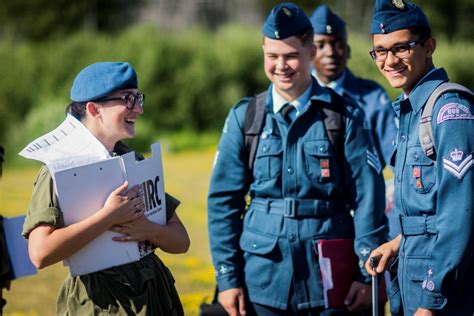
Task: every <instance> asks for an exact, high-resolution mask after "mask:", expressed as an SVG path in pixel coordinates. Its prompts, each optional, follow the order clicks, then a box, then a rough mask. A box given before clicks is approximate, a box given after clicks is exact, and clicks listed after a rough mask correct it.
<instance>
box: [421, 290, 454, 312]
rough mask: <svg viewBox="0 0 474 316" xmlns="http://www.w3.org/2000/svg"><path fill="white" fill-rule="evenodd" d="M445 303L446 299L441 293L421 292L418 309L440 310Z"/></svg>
mask: <svg viewBox="0 0 474 316" xmlns="http://www.w3.org/2000/svg"><path fill="white" fill-rule="evenodd" d="M446 303H448V299H447V298H446V297H444V296H443V295H441V293H434V292H430V291H426V290H423V294H422V297H421V304H420V307H423V308H426V309H442V308H443V307H444V306H445V305H446Z"/></svg>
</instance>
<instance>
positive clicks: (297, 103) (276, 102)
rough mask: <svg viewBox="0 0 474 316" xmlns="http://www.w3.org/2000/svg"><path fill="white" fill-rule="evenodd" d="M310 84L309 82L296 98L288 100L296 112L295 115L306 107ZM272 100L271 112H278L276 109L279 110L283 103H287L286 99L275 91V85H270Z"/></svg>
mask: <svg viewBox="0 0 474 316" xmlns="http://www.w3.org/2000/svg"><path fill="white" fill-rule="evenodd" d="M312 86H313V85H312V84H310V85H309V86H308V88H307V89H306V90H305V91H304V92H303V93H302V94H301V95H300V96H299V97H298V98H297V99H296V100H293V101H292V102H289V103H290V104H291V105H293V106H294V107H295V109H296V112H297V114H296V115H299V114H300V113H302V112H303V111H304V110H305V109H306V107H307V104H308V100H309V98H310V95H311V89H312ZM272 101H273V113H278V111H280V110H281V108H282V107H283V106H284V105H285V104H287V103H288V101H287V100H286V99H285V98H283V97H282V96H281V95H280V94H279V93H278V92H277V91H276V88H275V85H272Z"/></svg>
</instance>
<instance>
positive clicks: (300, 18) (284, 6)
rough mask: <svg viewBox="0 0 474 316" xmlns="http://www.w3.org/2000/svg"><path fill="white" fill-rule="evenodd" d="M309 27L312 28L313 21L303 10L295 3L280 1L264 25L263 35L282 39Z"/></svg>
mask: <svg viewBox="0 0 474 316" xmlns="http://www.w3.org/2000/svg"><path fill="white" fill-rule="evenodd" d="M308 28H311V22H310V21H309V18H308V17H307V16H306V14H305V13H304V12H303V10H302V9H301V8H299V7H298V6H297V5H296V4H294V3H291V2H286V3H280V4H279V5H277V6H276V7H274V8H273V9H272V11H270V14H269V15H268V17H267V20H266V21H265V24H264V25H263V35H264V36H265V37H268V38H271V39H276V40H282V39H285V38H288V37H291V36H293V35H296V34H298V33H301V32H302V31H304V30H305V29H308Z"/></svg>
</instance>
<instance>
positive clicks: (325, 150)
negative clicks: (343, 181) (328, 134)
mask: <svg viewBox="0 0 474 316" xmlns="http://www.w3.org/2000/svg"><path fill="white" fill-rule="evenodd" d="M303 150H304V153H305V164H306V172H307V174H308V175H309V176H310V177H311V179H312V180H314V181H317V182H330V181H331V179H337V178H338V177H339V172H338V169H337V161H336V156H335V155H334V153H333V151H332V147H331V144H330V143H329V141H328V140H326V139H321V140H308V141H305V142H304V145H303Z"/></svg>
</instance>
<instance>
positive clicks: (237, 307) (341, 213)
mask: <svg viewBox="0 0 474 316" xmlns="http://www.w3.org/2000/svg"><path fill="white" fill-rule="evenodd" d="M263 35H264V38H263V55H264V68H265V74H266V75H267V77H268V79H269V80H270V81H271V84H270V86H269V88H268V94H267V97H266V100H265V120H264V125H263V129H262V132H261V134H260V136H259V142H258V146H257V150H256V155H255V160H254V163H253V166H252V168H251V167H249V153H248V151H247V148H246V146H245V136H244V125H245V124H244V120H245V119H244V118H245V116H246V111H247V108H248V107H249V102H251V98H245V99H243V100H241V101H239V102H238V103H237V104H236V105H235V106H234V107H233V108H232V109H231V110H230V112H229V114H228V117H227V119H226V122H225V125H224V128H223V132H222V136H221V140H220V143H219V146H218V151H217V154H216V158H215V163H214V169H213V172H212V177H211V184H210V189H209V196H208V227H209V238H210V247H211V255H212V259H213V264H214V267H215V271H216V278H217V283H218V288H219V301H220V302H221V304H222V305H223V306H224V308H225V309H226V310H227V311H228V312H229V314H230V315H243V314H247V315H250V314H257V315H296V314H297V313H298V315H310V314H311V315H320V314H321V315H332V314H327V313H326V314H324V312H325V311H324V298H323V288H322V280H321V271H320V267H319V262H318V255H317V253H316V249H317V242H318V241H319V240H323V239H335V238H355V241H354V250H355V252H356V254H357V256H358V258H359V259H358V260H359V267H360V269H359V270H358V273H357V276H356V277H355V279H354V281H353V283H352V287H351V289H350V290H349V293H348V294H347V296H346V297H345V300H346V302H345V303H346V305H347V308H349V309H351V310H359V309H364V308H367V307H368V306H369V305H370V303H371V302H370V285H368V283H370V278H369V276H368V274H367V273H366V271H365V270H364V269H363V263H364V261H365V260H366V259H367V257H368V254H369V253H370V250H371V249H373V248H374V247H375V246H376V245H377V242H380V241H382V240H384V239H385V238H386V234H387V226H386V218H385V216H384V213H383V208H384V194H383V192H384V185H383V177H382V176H381V169H380V162H379V161H378V160H377V158H376V155H374V149H373V145H372V143H371V140H370V134H369V132H368V129H367V128H366V127H364V126H365V123H364V115H363V112H362V110H361V109H360V108H359V107H358V106H357V105H352V104H344V106H343V107H342V108H343V109H344V117H345V119H344V130H345V131H344V136H343V137H344V139H343V142H344V143H343V145H344V151H343V153H342V155H343V159H341V160H342V161H340V162H338V157H337V153H336V149H335V148H334V147H333V146H332V144H331V143H330V140H329V138H328V136H327V133H326V130H325V126H324V124H325V122H324V115H325V114H324V112H323V110H322V107H323V105H329V106H332V105H335V104H334V103H335V102H336V100H337V99H340V97H339V96H337V95H336V94H335V93H333V92H331V91H330V90H329V89H325V88H322V87H321V86H319V85H318V83H317V81H316V80H315V79H314V78H312V76H311V73H310V67H309V66H310V62H311V60H312V58H313V57H314V54H315V47H314V45H313V29H312V26H311V22H310V21H309V19H308V17H307V16H306V15H305V14H304V13H303V11H302V10H301V9H300V8H299V7H298V6H296V5H294V4H292V3H282V4H279V5H277V6H276V7H275V8H273V10H272V11H271V12H270V14H269V16H268V18H267V20H266V22H265V24H264V26H263ZM341 102H342V101H341ZM286 103H290V104H291V105H293V106H294V109H293V110H292V112H290V113H289V118H288V117H284V115H283V114H282V111H283V108H284V105H285V104H286ZM246 195H248V196H249V197H250V198H251V200H250V202H249V205H248V207H247V208H246V200H245V196H246ZM351 210H353V211H354V216H351V213H350V211H351Z"/></svg>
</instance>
